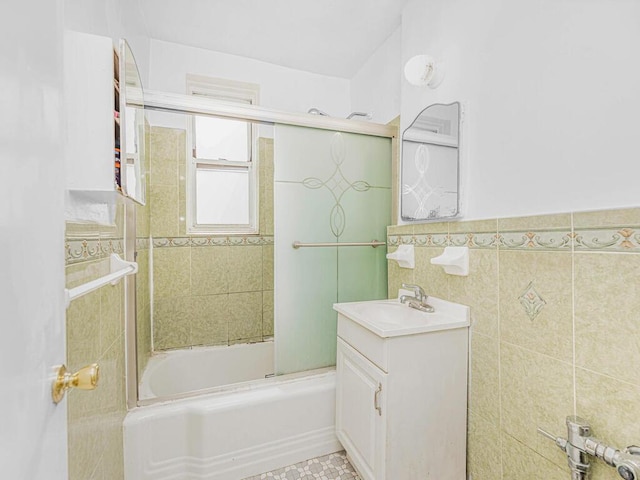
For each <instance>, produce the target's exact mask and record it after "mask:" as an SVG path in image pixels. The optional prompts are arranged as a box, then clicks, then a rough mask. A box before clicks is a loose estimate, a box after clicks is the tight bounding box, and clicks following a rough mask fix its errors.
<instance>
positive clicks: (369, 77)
mask: <svg viewBox="0 0 640 480" xmlns="http://www.w3.org/2000/svg"><path fill="white" fill-rule="evenodd" d="M401 79H402V31H401V28H400V27H398V28H397V29H396V30H395V32H393V33H392V34H391V36H390V37H389V38H388V39H387V40H386V41H385V42H384V43H383V44H382V45H381V46H380V47H379V48H378V49H377V50H376V51H375V53H374V54H373V55H372V56H371V57H370V58H369V59H368V60H367V61H366V62H365V64H364V65H363V66H362V67H361V68H360V69H359V70H358V72H357V73H356V74H355V76H354V77H353V78H352V79H351V82H350V84H351V85H350V87H351V111H352V112H367V113H371V114H372V115H373V116H372V119H371V120H372V121H373V122H376V123H388V122H389V121H391V120H393V119H394V118H396V117H397V116H398V115H400V84H401Z"/></svg>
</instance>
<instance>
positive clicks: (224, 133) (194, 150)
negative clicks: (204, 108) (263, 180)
mask: <svg viewBox="0 0 640 480" xmlns="http://www.w3.org/2000/svg"><path fill="white" fill-rule="evenodd" d="M187 91H188V93H189V94H192V95H203V96H207V97H211V98H215V99H217V100H222V101H225V102H239V103H245V104H256V103H257V100H258V91H259V87H258V86H257V85H254V84H248V83H241V82H230V81H228V80H221V79H214V78H207V77H197V76H192V75H190V76H188V77H187ZM187 137H188V138H187V145H188V147H187V148H188V155H187V158H188V162H187V163H188V167H187V170H188V171H187V175H188V178H187V231H188V232H189V233H202V234H206V233H209V234H254V233H258V215H257V212H258V193H257V188H258V185H257V167H258V166H257V164H256V158H255V155H254V152H253V149H254V145H255V140H256V139H255V129H254V128H253V126H252V124H251V123H250V122H244V121H241V120H233V119H225V118H214V117H204V116H194V117H192V118H191V121H190V126H189V128H188V136H187Z"/></svg>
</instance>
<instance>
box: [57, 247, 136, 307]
mask: <svg viewBox="0 0 640 480" xmlns="http://www.w3.org/2000/svg"><path fill="white" fill-rule="evenodd" d="M109 267H110V270H111V273H109V274H108V275H105V276H104V277H100V278H97V279H96V280H92V281H90V282H87V283H85V284H83V285H80V286H79V287H74V288H65V289H64V297H65V303H66V306H67V308H69V304H70V303H71V300H75V299H76V298H79V297H82V296H83V295H86V294H87V293H90V292H93V291H94V290H97V289H99V288H100V287H104V286H105V285H107V284H108V283H110V284H111V285H115V284H116V283H118V282H119V281H120V279H121V278H122V277H126V276H127V275H133V274H134V273H138V264H137V263H136V262H126V261H124V260H122V259H121V258H120V257H119V256H118V254H117V253H112V254H111V256H110V265H109Z"/></svg>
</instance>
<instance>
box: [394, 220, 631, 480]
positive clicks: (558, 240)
mask: <svg viewBox="0 0 640 480" xmlns="http://www.w3.org/2000/svg"><path fill="white" fill-rule="evenodd" d="M388 234H389V237H388V240H389V242H390V243H391V244H392V245H397V244H400V243H414V244H416V269H415V270H408V269H401V268H399V267H398V265H397V263H396V262H389V292H390V295H394V292H397V290H398V288H399V287H400V284H401V283H402V282H415V283H418V284H420V285H422V286H423V287H424V288H425V290H426V291H427V293H429V294H431V295H434V296H438V297H442V298H445V299H450V300H452V301H456V302H460V303H464V304H467V305H470V306H471V312H472V322H473V323H472V342H471V369H470V370H471V371H470V377H471V378H470V400H469V439H468V443H469V445H468V469H469V473H470V474H471V475H472V476H473V480H496V479H505V480H506V479H515V478H518V479H524V480H528V479H530V480H542V479H544V480H548V479H552V480H555V479H557V480H562V479H566V478H570V476H569V473H568V467H567V465H566V458H565V456H564V454H563V453H562V452H561V451H560V450H559V449H558V448H557V447H556V446H554V445H553V443H552V442H550V441H549V440H547V439H545V438H544V437H542V436H540V435H538V434H537V433H536V428H537V427H542V428H544V429H545V430H548V431H551V432H553V433H555V434H557V435H562V436H565V437H566V427H565V424H564V422H565V417H566V416H567V415H573V414H577V415H580V416H582V417H584V418H586V419H587V420H589V421H590V422H591V425H592V427H593V432H594V435H596V436H597V437H599V438H600V439H602V440H604V441H607V442H610V443H612V444H614V445H616V446H618V447H624V446H627V445H631V444H638V442H640V422H638V419H637V412H639V411H640V374H639V373H638V372H640V294H639V292H640V243H639V242H640V208H638V209H627V210H615V211H607V212H583V213H574V214H566V215H553V216H541V217H527V218H515V219H499V220H495V219H494V220H488V221H481V222H455V223H440V224H425V225H409V226H394V227H389V230H388ZM446 245H468V246H469V247H470V275H469V276H468V277H455V276H450V275H445V274H443V272H442V269H440V268H435V267H434V266H432V265H430V263H429V260H430V259H431V258H432V257H434V256H436V255H439V254H440V253H441V252H442V249H443V247H444V246H446ZM396 248H397V247H395V246H390V247H389V251H394V250H395V249H396ZM529 285H532V287H533V289H534V290H535V292H536V293H537V295H538V296H539V297H541V298H542V300H543V301H544V302H545V303H543V304H542V308H541V309H540V311H539V313H538V314H537V316H534V317H533V318H531V316H529V315H528V314H527V311H526V310H525V308H524V307H523V304H522V303H521V297H522V296H523V294H524V293H525V291H527V293H531V291H530V290H527V288H528V287H529ZM531 298H534V297H531ZM616 478H619V477H618V476H617V474H616V473H615V471H614V470H613V469H612V468H610V467H607V466H606V465H604V464H603V463H602V462H599V461H596V462H594V467H593V475H592V480H613V479H616Z"/></svg>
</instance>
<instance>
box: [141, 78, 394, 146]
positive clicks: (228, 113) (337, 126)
mask: <svg viewBox="0 0 640 480" xmlns="http://www.w3.org/2000/svg"><path fill="white" fill-rule="evenodd" d="M144 108H145V109H148V110H158V111H163V112H171V113H183V114H185V113H186V114H191V115H204V116H211V117H220V118H231V119H234V120H244V121H248V122H257V123H266V124H280V125H295V126H298V127H309V128H318V129H321V130H339V131H341V132H346V133H360V134H363V135H372V136H375V137H385V138H391V139H395V138H396V137H397V135H398V128H397V127H395V126H389V125H381V124H379V123H370V122H363V121H360V120H347V119H345V118H332V117H324V116H318V115H311V114H308V113H290V112H283V111H279V110H272V109H269V108H264V107H259V106H256V105H244V104H240V103H231V102H223V101H220V100H215V99H213V98H206V97H201V96H195V95H181V94H177V93H165V92H157V91H149V90H145V92H144Z"/></svg>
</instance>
